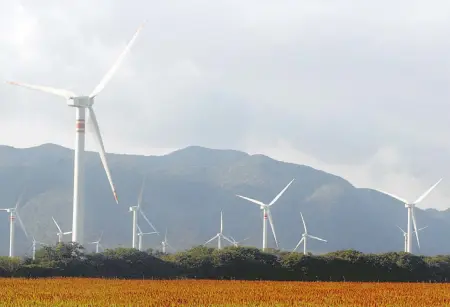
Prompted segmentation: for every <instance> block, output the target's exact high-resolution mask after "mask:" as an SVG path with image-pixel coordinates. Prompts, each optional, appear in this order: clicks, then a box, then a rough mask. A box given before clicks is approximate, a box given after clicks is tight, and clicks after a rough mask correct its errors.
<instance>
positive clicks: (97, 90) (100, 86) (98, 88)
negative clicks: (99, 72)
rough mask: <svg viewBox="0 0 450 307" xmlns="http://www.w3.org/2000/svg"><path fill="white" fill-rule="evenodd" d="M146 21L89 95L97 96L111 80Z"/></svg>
mask: <svg viewBox="0 0 450 307" xmlns="http://www.w3.org/2000/svg"><path fill="white" fill-rule="evenodd" d="M144 24H145V23H142V24H141V25H140V26H139V28H138V29H137V31H136V32H135V33H134V35H133V37H132V38H131V40H130V41H129V42H128V44H127V46H126V47H125V49H124V50H123V51H122V53H121V54H120V55H119V57H118V58H117V60H116V61H115V62H114V64H113V66H111V68H110V69H109V71H108V72H107V73H106V75H105V76H104V77H103V79H102V80H101V81H100V83H99V84H98V85H97V86H96V87H95V89H94V90H93V91H92V93H91V94H90V95H89V97H91V98H93V97H95V96H97V95H98V94H99V93H100V92H101V91H102V90H103V89H104V88H105V86H106V84H107V83H108V82H109V80H110V79H111V78H112V77H113V75H114V73H115V72H116V70H117V68H119V66H120V64H121V63H122V61H123V59H124V58H125V56H126V55H127V53H128V51H130V49H131V47H132V46H133V44H134V42H135V40H136V38H137V37H138V34H139V32H140V31H141V30H142V28H143V27H144Z"/></svg>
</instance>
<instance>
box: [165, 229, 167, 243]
mask: <svg viewBox="0 0 450 307" xmlns="http://www.w3.org/2000/svg"><path fill="white" fill-rule="evenodd" d="M164 242H167V228H166V233H165V234H164Z"/></svg>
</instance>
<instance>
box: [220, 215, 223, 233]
mask: <svg viewBox="0 0 450 307" xmlns="http://www.w3.org/2000/svg"><path fill="white" fill-rule="evenodd" d="M222 232H223V214H222V211H220V233H222Z"/></svg>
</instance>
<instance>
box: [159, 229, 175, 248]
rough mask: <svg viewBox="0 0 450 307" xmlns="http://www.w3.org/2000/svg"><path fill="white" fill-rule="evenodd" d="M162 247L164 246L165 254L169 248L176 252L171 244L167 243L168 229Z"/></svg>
mask: <svg viewBox="0 0 450 307" xmlns="http://www.w3.org/2000/svg"><path fill="white" fill-rule="evenodd" d="M161 246H162V252H163V253H164V254H165V253H166V250H167V248H168V247H170V248H171V249H173V250H175V248H173V247H172V246H171V245H170V244H169V242H168V241H167V228H166V234H165V235H164V241H162V242H161Z"/></svg>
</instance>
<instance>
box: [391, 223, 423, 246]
mask: <svg viewBox="0 0 450 307" xmlns="http://www.w3.org/2000/svg"><path fill="white" fill-rule="evenodd" d="M397 227H398V229H400V230H401V232H402V233H403V237H404V238H405V249H404V251H405V252H406V251H407V250H408V233H407V232H406V231H404V230H403V229H402V228H401V227H400V226H398V225H397ZM427 227H428V226H425V227H422V228H419V229H418V230H417V231H421V230H423V229H425V228H427ZM414 232H416V231H413V233H414Z"/></svg>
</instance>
